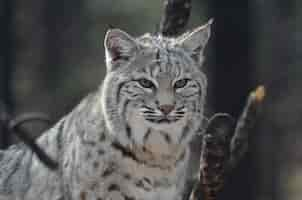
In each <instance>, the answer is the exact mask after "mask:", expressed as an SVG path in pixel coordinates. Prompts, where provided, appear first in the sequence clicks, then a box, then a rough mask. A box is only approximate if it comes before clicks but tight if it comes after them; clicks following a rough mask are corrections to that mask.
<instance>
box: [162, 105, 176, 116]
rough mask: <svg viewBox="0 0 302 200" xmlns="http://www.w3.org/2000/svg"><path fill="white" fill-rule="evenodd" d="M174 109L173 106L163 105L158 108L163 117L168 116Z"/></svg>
mask: <svg viewBox="0 0 302 200" xmlns="http://www.w3.org/2000/svg"><path fill="white" fill-rule="evenodd" d="M174 108H175V106H174V105H170V104H164V105H160V106H159V110H160V111H161V112H162V113H163V114H165V115H168V114H169V113H170V112H171V111H172V110H173V109H174Z"/></svg>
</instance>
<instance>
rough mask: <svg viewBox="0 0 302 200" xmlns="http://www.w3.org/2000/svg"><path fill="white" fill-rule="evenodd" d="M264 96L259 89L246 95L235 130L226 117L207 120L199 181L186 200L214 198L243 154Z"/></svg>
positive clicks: (232, 122)
mask: <svg viewBox="0 0 302 200" xmlns="http://www.w3.org/2000/svg"><path fill="white" fill-rule="evenodd" d="M264 96H265V89H264V87H263V86H260V87H258V88H257V89H256V91H254V92H252V93H251V94H250V96H249V97H248V100H247V103H246V105H245V107H244V109H243V112H242V114H241V116H240V117H239V119H238V122H237V124H236V127H235V123H234V121H233V119H232V118H231V117H230V116H229V115H227V114H216V115H214V117H212V118H211V120H210V122H209V125H208V127H207V129H206V132H205V135H204V137H203V146H202V152H201V159H200V160H201V163H200V180H199V182H198V183H197V184H196V185H195V187H194V188H193V191H192V193H191V197H190V200H201V199H202V200H216V199H217V195H218V194H219V192H220V190H221V189H222V187H223V184H224V182H225V179H226V176H227V175H228V174H229V173H230V170H231V169H232V168H233V167H234V166H235V165H236V164H237V163H238V162H239V161H240V159H241V158H242V157H243V155H244V154H245V153H246V151H247V147H248V135H249V132H250V131H251V130H252V128H253V126H254V124H255V121H256V119H257V116H258V113H259V109H260V105H261V103H262V102H263V99H264ZM233 133H234V134H233Z"/></svg>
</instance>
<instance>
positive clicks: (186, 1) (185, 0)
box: [159, 0, 191, 37]
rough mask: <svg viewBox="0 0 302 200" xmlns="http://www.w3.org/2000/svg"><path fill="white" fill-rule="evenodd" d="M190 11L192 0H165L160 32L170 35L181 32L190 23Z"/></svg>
mask: <svg viewBox="0 0 302 200" xmlns="http://www.w3.org/2000/svg"><path fill="white" fill-rule="evenodd" d="M190 12H191V0H165V1H164V14H163V17H162V19H161V23H160V30H159V32H160V33H161V34H163V35H164V36H168V37H171V36H177V35H179V34H181V33H182V32H183V31H184V30H185V27H186V25H187V23H188V20H189V17H190Z"/></svg>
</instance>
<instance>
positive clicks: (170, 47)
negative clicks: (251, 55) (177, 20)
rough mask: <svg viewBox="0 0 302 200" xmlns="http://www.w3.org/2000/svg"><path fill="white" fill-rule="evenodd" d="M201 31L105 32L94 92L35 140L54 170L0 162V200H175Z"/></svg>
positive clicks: (192, 126) (195, 100)
mask: <svg viewBox="0 0 302 200" xmlns="http://www.w3.org/2000/svg"><path fill="white" fill-rule="evenodd" d="M209 30H210V26H209V24H208V25H206V26H203V27H201V28H197V29H196V30H195V31H193V32H192V33H188V34H185V35H184V36H182V37H179V38H165V37H162V36H161V35H156V36H151V35H148V34H147V35H144V36H142V37H140V38H133V37H131V36H130V35H129V34H127V33H125V32H123V31H121V30H117V29H113V30H109V31H108V33H107V34H106V38H105V49H106V64H107V75H106V77H105V80H104V82H103V84H102V85H101V87H100V88H99V90H97V91H96V92H95V93H92V94H90V95H89V96H88V97H86V98H85V99H84V100H83V101H82V102H81V103H80V104H79V105H78V106H77V107H76V108H75V109H74V110H73V111H72V112H71V113H70V114H68V115H66V116H65V117H64V118H63V119H62V120H60V121H59V122H58V123H57V124H56V125H55V126H54V127H53V128H52V129H50V130H49V131H47V132H46V133H44V134H43V135H42V136H41V138H39V140H38V143H39V144H40V145H41V146H42V147H43V148H45V150H46V152H48V153H49V154H50V155H51V157H52V158H53V159H55V160H58V161H59V164H60V166H59V170H58V171H56V172H51V171H49V170H48V169H47V168H45V167H44V166H43V164H42V163H40V161H39V160H38V159H37V158H36V156H35V155H33V154H32V153H31V152H30V151H28V150H26V149H25V147H23V146H22V145H21V146H14V147H12V148H11V149H10V150H8V151H4V152H0V164H1V166H0V200H4V199H5V200H10V199H12V200H15V199H16V200H19V199H24V200H32V199H41V200H62V199H64V200H95V199H97V200H109V199H114V200H119V199H121V200H127V199H136V200H142V199H144V200H180V199H181V196H182V194H183V190H184V184H185V181H186V179H187V173H186V171H187V169H188V164H189V163H188V160H189V156H190V149H189V142H190V141H191V139H192V137H193V136H194V135H196V134H197V132H198V130H199V128H200V127H201V126H202V124H201V122H202V121H203V107H204V103H205V96H206V82H207V81H206V77H205V75H204V74H203V72H202V70H201V69H202V68H201V63H202V62H200V61H201V60H202V57H203V50H204V46H205V45H206V43H207V41H208V38H209ZM196 55H197V56H196ZM196 58H198V59H197V60H196ZM142 79H148V80H147V81H146V80H143V81H142ZM150 81H151V82H152V84H151V83H150ZM178 81H179V82H178ZM162 108H169V110H168V111H165V112H166V114H164V113H163V110H161V109H162ZM170 108H171V109H170Z"/></svg>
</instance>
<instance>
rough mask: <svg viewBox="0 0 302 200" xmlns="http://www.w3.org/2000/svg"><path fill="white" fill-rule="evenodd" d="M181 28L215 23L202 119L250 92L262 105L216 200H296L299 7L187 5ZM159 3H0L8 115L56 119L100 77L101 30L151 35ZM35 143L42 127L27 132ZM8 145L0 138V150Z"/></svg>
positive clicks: (299, 188)
mask: <svg viewBox="0 0 302 200" xmlns="http://www.w3.org/2000/svg"><path fill="white" fill-rule="evenodd" d="M192 2H193V5H192V6H193V8H192V15H191V18H190V22H189V26H188V28H193V27H196V26H198V25H201V24H203V23H205V22H206V21H207V20H208V19H209V18H212V17H213V18H214V19H215V23H214V28H213V34H212V35H213V37H212V38H211V40H210V43H209V46H208V48H207V53H206V54H207V62H206V66H205V70H206V71H207V74H208V76H209V85H210V87H209V93H210V95H209V99H208V104H207V107H208V114H207V115H208V116H210V115H211V114H212V113H214V112H228V113H231V114H232V115H234V116H238V114H239V113H240V111H241V109H242V106H243V104H244V102H245V99H246V97H247V95H248V93H249V91H250V90H252V89H254V88H255V87H256V86H257V85H258V84H264V85H265V86H266V87H267V93H268V94H267V95H268V96H267V98H266V100H265V102H264V105H263V113H262V115H261V117H260V119H259V120H258V123H257V127H256V129H255V130H254V132H253V133H251V140H250V152H249V153H248V155H247V156H246V158H245V159H244V160H243V161H242V162H241V164H240V165H239V166H238V167H237V168H236V170H235V171H234V173H233V174H232V176H231V177H229V180H228V183H227V186H226V187H225V190H224V191H223V194H222V195H223V196H224V198H222V199H224V200H226V199H234V200H236V199H238V200H239V199H244V200H301V199H302V167H301V166H302V123H301V122H302V121H301V120H302V118H301V116H302V103H301V101H302V96H301V89H302V79H301V78H300V75H302V68H301V64H302V60H301V58H302V57H301V56H302V55H301V54H302V26H301V22H302V2H301V1H298V0H287V1H285V0H265V1H263V0H254V1H248V0H228V1H221V0H193V1H192ZM162 8H163V3H162V1H160V0H158V1H147V0H120V1H117V0H39V1H37V0H26V1H24V0H2V1H0V25H1V26H0V100H1V101H3V102H4V103H5V104H6V105H8V107H7V108H8V109H9V110H10V111H11V112H13V113H16V114H18V113H23V112H27V111H41V112H44V113H47V114H49V115H50V116H51V117H52V118H53V119H55V121H56V120H58V119H59V118H60V117H62V116H63V115H65V114H66V113H68V112H69V111H70V110H71V109H72V108H73V107H74V106H75V105H76V104H77V103H78V102H79V101H80V99H81V98H83V97H84V96H85V95H87V93H88V92H89V91H92V90H94V89H96V88H97V87H98V85H99V84H100V83H101V81H102V79H103V77H104V74H105V66H104V49H103V38H104V35H105V32H106V30H107V29H108V27H109V25H112V26H114V27H118V28H121V29H123V30H126V31H127V32H129V33H131V34H132V35H134V36H138V35H141V34H143V33H145V32H156V30H157V28H158V24H159V22H160V17H161V15H162ZM29 128H31V129H32V130H33V132H34V133H35V134H36V136H38V134H39V133H40V132H41V130H42V127H41V126H39V125H36V126H34V125H33V126H32V127H29ZM13 141H14V139H13V137H12V136H9V135H5V134H2V135H1V139H0V145H1V147H2V148H6V147H7V146H8V145H9V144H11V143H12V142H13Z"/></svg>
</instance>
